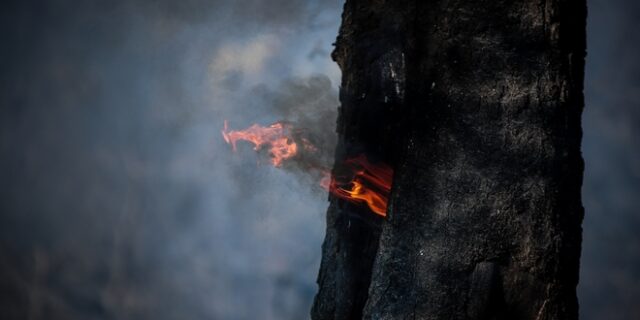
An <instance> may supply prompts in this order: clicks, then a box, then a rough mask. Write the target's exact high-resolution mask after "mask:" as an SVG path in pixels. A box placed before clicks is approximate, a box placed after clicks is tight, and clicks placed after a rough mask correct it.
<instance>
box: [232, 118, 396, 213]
mask: <svg viewBox="0 0 640 320" xmlns="http://www.w3.org/2000/svg"><path fill="white" fill-rule="evenodd" d="M291 131H292V128H291V125H289V124H286V123H283V122H276V123H274V124H272V125H270V126H268V127H263V126H260V125H257V124H254V125H252V126H250V127H249V128H247V129H245V130H229V129H228V124H227V121H226V120H225V122H224V129H223V130H222V136H223V137H224V140H225V141H226V142H227V143H228V144H230V145H231V147H232V148H233V150H234V151H235V150H236V143H237V142H238V141H239V140H243V141H248V142H250V143H252V144H253V145H254V150H256V151H257V150H260V149H262V148H263V147H265V146H268V147H269V154H270V156H271V163H272V164H273V165H274V166H276V167H279V166H281V165H282V163H283V162H284V161H286V160H288V159H291V158H293V157H294V156H296V155H297V154H298V145H297V144H296V142H295V141H294V139H293V137H292V136H291ZM300 141H301V143H302V150H305V151H308V152H316V151H317V148H316V147H315V146H314V145H313V144H311V142H310V141H309V140H307V139H305V138H302V139H300ZM344 165H346V166H347V167H348V168H349V169H350V174H351V177H350V178H349V179H348V180H349V181H348V182H347V183H344V182H339V181H337V180H336V179H335V178H332V177H331V172H330V171H329V170H326V169H323V170H322V172H323V178H322V180H321V181H320V186H321V187H322V188H324V189H325V190H327V191H328V192H330V193H331V194H333V195H334V196H336V197H339V198H341V199H344V200H347V201H349V202H352V203H365V204H366V205H367V206H368V207H369V209H371V211H373V212H374V213H376V214H378V215H380V216H383V217H385V216H386V215H387V201H388V199H389V193H390V191H391V180H392V178H393V169H391V167H389V166H388V165H386V164H382V163H380V164H372V163H370V162H369V161H368V160H367V157H365V156H364V155H360V156H357V157H354V158H349V159H347V160H346V161H345V162H344Z"/></svg>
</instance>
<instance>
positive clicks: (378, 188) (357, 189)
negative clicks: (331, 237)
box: [320, 155, 393, 217]
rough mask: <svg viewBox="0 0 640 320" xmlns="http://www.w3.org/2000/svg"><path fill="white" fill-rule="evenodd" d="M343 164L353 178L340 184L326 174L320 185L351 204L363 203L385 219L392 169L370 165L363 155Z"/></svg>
mask: <svg viewBox="0 0 640 320" xmlns="http://www.w3.org/2000/svg"><path fill="white" fill-rule="evenodd" d="M345 164H346V165H348V166H350V167H351V168H352V169H353V170H354V171H353V178H352V179H351V180H350V181H349V182H348V183H346V184H341V183H339V182H337V181H336V180H335V179H331V178H330V174H329V173H327V174H325V177H324V178H323V179H322V181H320V185H321V186H322V187H323V188H324V189H325V190H327V191H329V192H330V193H331V194H333V195H334V196H336V197H339V198H341V199H344V200H347V201H349V202H353V203H362V202H364V203H366V204H367V206H368V207H369V209H371V211H373V212H374V213H376V214H378V215H380V216H383V217H385V216H386V215H387V202H388V200H389V193H390V192H391V180H392V178H393V169H391V167H389V166H387V165H386V164H376V165H374V164H371V163H370V162H369V161H368V160H367V158H366V157H365V156H364V155H360V156H357V157H355V158H350V159H348V160H347V161H345ZM341 185H343V186H341ZM344 186H349V187H348V188H345V187H344Z"/></svg>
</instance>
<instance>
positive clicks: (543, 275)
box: [312, 0, 586, 320]
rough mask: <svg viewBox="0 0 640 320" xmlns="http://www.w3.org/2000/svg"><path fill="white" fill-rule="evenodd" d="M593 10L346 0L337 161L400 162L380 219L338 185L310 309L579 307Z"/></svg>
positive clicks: (483, 312)
mask: <svg viewBox="0 0 640 320" xmlns="http://www.w3.org/2000/svg"><path fill="white" fill-rule="evenodd" d="M585 16H586V5H585V2H584V1H583V0H567V1H560V0H548V1H530V0H526V1H500V0H485V1H482V0H481V1H477V0H474V1H470V0H465V1H454V0H450V1H444V0H443V1H417V0H416V1H353V0H347V2H346V4H345V11H344V14H343V25H342V28H341V30H340V35H339V36H338V42H337V45H336V50H335V52H334V58H335V59H336V61H337V62H338V63H339V65H340V67H341V68H342V71H343V84H342V89H341V101H342V108H341V110H340V118H339V126H338V128H339V129H338V132H339V135H340V138H339V139H340V142H339V146H338V152H337V156H336V159H337V161H336V163H340V160H341V159H344V157H346V156H347V155H350V154H357V153H361V152H365V153H367V154H368V155H370V156H373V157H377V158H378V159H380V160H383V161H387V162H389V163H391V164H392V165H393V166H394V168H395V176H394V183H393V189H392V193H391V199H390V206H389V210H388V217H387V219H386V220H382V219H378V218H377V217H375V216H374V215H373V214H369V215H367V212H366V211H365V210H363V209H360V208H356V207H353V206H350V205H347V204H345V203H343V202H342V201H340V200H337V199H331V206H330V209H329V212H328V214H327V222H328V224H327V237H326V239H325V243H324V246H323V262H322V266H321V270H320V275H319V278H318V283H319V286H320V291H319V293H318V295H317V297H316V300H315V303H314V308H313V310H312V318H313V319H316V320H319V319H360V318H364V319H405V318H408V319H470V320H471V319H539V320H542V319H577V318H578V304H577V299H576V293H575V288H576V285H577V282H578V267H579V256H580V242H581V227H580V225H581V222H582V217H583V209H582V205H581V199H580V188H581V184H582V172H583V161H582V157H581V155H580V140H581V128H580V116H581V112H582V108H583V104H584V102H583V95H582V82H583V69H584V55H585V34H584V32H585ZM336 170H338V169H336ZM365 209H366V208H365ZM374 257H375V258H374Z"/></svg>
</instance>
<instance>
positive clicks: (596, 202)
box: [0, 0, 640, 319]
mask: <svg viewBox="0 0 640 320" xmlns="http://www.w3.org/2000/svg"><path fill="white" fill-rule="evenodd" d="M341 5H342V3H341V1H333V0H315V1H314V0H271V1H262V0H234V1H219V0H218V1H204V0H187V1H169V0H158V1H124V0H118V1H103V2H99V1H95V2H92V3H89V2H88V1H49V2H47V3H40V1H20V2H19V3H6V2H5V3H3V4H2V10H1V11H0V24H1V27H0V44H1V45H0V71H1V73H0V319H145V318H148V319H305V318H308V316H307V314H308V310H309V307H310V303H311V299H312V298H313V294H314V292H315V290H316V286H315V277H316V272H317V270H318V266H319V259H320V245H321V242H322V238H323V233H324V211H325V210H326V207H327V202H326V194H324V193H323V192H322V191H320V190H319V189H318V188H317V187H313V185H314V181H312V179H311V178H310V177H307V176H305V175H303V174H301V173H300V172H299V171H298V170H295V168H294V169H293V170H286V168H285V169H275V168H271V167H270V166H268V165H267V164H266V163H265V162H264V157H262V156H261V155H256V154H255V153H254V152H253V151H252V150H251V148H250V146H249V145H246V144H244V145H241V146H240V148H239V150H238V152H237V153H235V154H234V153H232V152H230V148H229V146H227V145H226V144H225V143H224V141H223V140H222V137H221V135H220V130H221V128H222V122H223V120H224V119H229V121H230V124H231V126H232V127H233V128H243V127H246V126H248V125H250V124H251V123H253V122H259V123H265V124H266V123H270V122H273V121H276V120H280V119H289V120H295V121H298V122H300V123H305V124H306V125H307V126H310V127H311V128H310V129H311V130H315V131H317V132H324V133H325V134H326V135H327V136H325V137H322V138H323V139H325V140H327V141H331V140H332V138H333V137H332V136H331V135H332V134H333V131H334V126H335V124H334V122H333V120H334V116H335V108H336V107H337V105H338V102H337V89H338V85H339V78H340V71H339V70H338V68H337V66H336V65H335V64H334V63H333V62H332V61H331V60H330V58H329V56H328V55H329V52H330V51H331V49H332V47H331V43H332V42H333V40H334V39H335V35H336V34H337V29H338V26H339V23H340V12H341ZM589 5H590V12H589V26H588V46H589V50H588V52H589V56H588V60H587V72H586V83H585V84H586V86H585V94H586V98H587V99H586V101H587V102H586V109H585V113H584V117H583V125H584V143H583V152H584V157H585V160H586V172H585V184H584V188H583V190H584V204H585V208H586V217H585V223H584V248H583V259H582V268H581V283H580V286H579V296H580V302H581V315H582V318H583V319H639V318H640V304H639V303H637V302H640V301H638V298H637V297H639V296H640V235H639V233H638V232H637V229H638V227H640V215H639V214H638V210H639V209H640V197H639V196H640V143H639V142H638V140H637V139H636V138H640V109H638V107H640V105H639V104H640V60H639V58H638V57H640V36H639V35H638V33H639V31H640V29H639V27H640V3H638V2H637V1H625V0H609V1H605V0H590V1H589Z"/></svg>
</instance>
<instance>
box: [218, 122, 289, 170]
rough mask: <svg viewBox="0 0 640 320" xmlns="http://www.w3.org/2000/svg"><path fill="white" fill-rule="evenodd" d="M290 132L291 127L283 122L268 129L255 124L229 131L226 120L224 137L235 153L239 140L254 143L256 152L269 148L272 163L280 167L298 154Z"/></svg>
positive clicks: (223, 131)
mask: <svg viewBox="0 0 640 320" xmlns="http://www.w3.org/2000/svg"><path fill="white" fill-rule="evenodd" d="M290 132H291V126H290V125H288V124H285V123H283V122H276V123H274V124H272V125H270V126H268V127H262V126H260V125H258V124H254V125H252V126H250V127H249V128H247V129H245V130H229V128H228V123H227V121H226V120H225V121H224V129H223V130H222V136H223V137H224V140H225V141H226V142H227V143H228V144H230V145H231V147H232V148H233V151H236V144H237V142H238V141H239V140H244V141H247V142H250V143H252V144H253V145H254V147H253V149H254V150H256V151H258V150H260V149H262V148H263V147H265V146H269V154H270V155H271V163H272V164H273V165H274V166H276V167H279V166H281V165H282V163H283V162H284V161H285V160H287V159H290V158H292V157H294V156H295V155H296V154H297V153H298V145H297V144H296V143H295V142H294V141H293V139H292V137H291V136H290Z"/></svg>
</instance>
